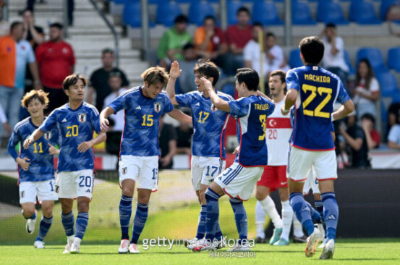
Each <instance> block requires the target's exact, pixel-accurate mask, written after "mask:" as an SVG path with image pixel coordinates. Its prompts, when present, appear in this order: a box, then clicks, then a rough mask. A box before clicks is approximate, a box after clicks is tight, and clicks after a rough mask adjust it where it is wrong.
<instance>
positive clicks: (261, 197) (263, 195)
mask: <svg viewBox="0 0 400 265" xmlns="http://www.w3.org/2000/svg"><path fill="white" fill-rule="evenodd" d="M267 196H268V194H267V193H265V192H263V191H260V190H257V192H256V199H257V200H259V201H263V200H264V199H265V198H267Z"/></svg>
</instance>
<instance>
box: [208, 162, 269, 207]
mask: <svg viewBox="0 0 400 265" xmlns="http://www.w3.org/2000/svg"><path fill="white" fill-rule="evenodd" d="M263 172H264V167H242V166H241V165H239V163H237V162H235V163H233V164H232V166H230V167H229V168H227V169H226V170H225V171H224V172H223V173H222V174H221V175H219V176H218V177H217V178H216V179H215V182H216V183H217V184H218V185H219V186H220V187H221V188H222V189H223V190H224V192H225V193H226V194H227V195H228V196H229V197H231V198H238V199H240V200H242V201H247V200H248V199H249V198H250V196H251V194H252V193H253V191H254V187H255V186H256V184H257V181H258V180H259V179H260V178H261V175H262V173H263Z"/></svg>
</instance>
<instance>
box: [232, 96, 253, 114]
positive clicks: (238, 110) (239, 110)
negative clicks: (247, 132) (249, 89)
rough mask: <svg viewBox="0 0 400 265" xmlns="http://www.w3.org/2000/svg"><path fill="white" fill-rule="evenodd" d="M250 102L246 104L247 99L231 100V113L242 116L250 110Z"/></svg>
mask: <svg viewBox="0 0 400 265" xmlns="http://www.w3.org/2000/svg"><path fill="white" fill-rule="evenodd" d="M249 106H250V105H249V104H246V101H245V99H240V100H234V101H230V102H229V108H230V112H229V113H230V114H231V116H232V117H234V118H235V119H236V118H241V117H244V116H246V115H247V113H248V112H249Z"/></svg>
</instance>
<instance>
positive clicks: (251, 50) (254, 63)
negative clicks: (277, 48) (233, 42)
mask: <svg viewBox="0 0 400 265" xmlns="http://www.w3.org/2000/svg"><path fill="white" fill-rule="evenodd" d="M262 55H263V75H264V76H265V75H266V74H267V73H268V72H270V67H269V65H268V60H267V56H265V53H263V54H262ZM243 58H244V60H245V61H250V62H251V68H253V69H254V70H255V71H256V72H257V73H258V75H261V73H260V44H259V43H258V42H255V41H254V40H250V41H249V42H248V43H247V44H246V46H244V50H243Z"/></svg>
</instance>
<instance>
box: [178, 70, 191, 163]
mask: <svg viewBox="0 0 400 265" xmlns="http://www.w3.org/2000/svg"><path fill="white" fill-rule="evenodd" d="M181 77H182V74H181ZM181 77H180V78H181ZM182 111H183V113H185V114H186V115H189V116H190V115H191V114H190V109H186V110H182ZM176 135H177V138H178V139H177V142H176V153H177V154H187V155H192V148H191V146H192V141H191V140H192V135H193V128H192V127H191V126H190V125H189V124H187V123H181V124H180V125H179V127H177V128H176Z"/></svg>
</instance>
